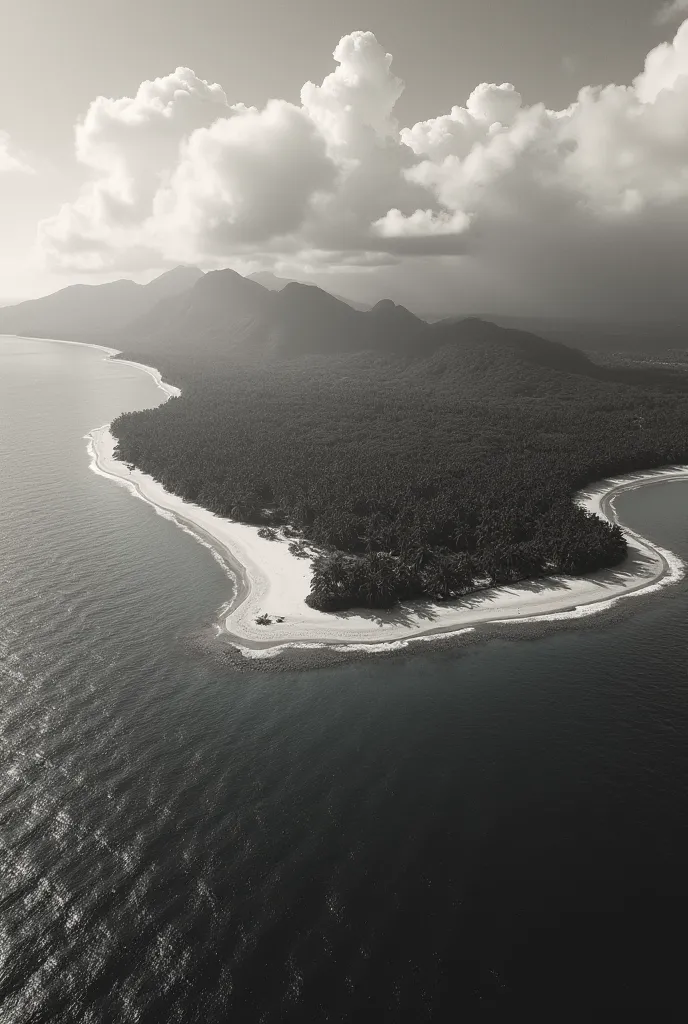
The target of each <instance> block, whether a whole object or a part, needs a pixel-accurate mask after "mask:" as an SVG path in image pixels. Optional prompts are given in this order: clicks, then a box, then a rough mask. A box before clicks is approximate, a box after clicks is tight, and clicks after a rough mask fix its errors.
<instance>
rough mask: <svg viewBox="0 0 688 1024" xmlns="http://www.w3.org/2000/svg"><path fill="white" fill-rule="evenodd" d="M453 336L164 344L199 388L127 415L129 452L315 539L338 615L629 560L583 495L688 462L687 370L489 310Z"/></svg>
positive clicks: (193, 496)
mask: <svg viewBox="0 0 688 1024" xmlns="http://www.w3.org/2000/svg"><path fill="white" fill-rule="evenodd" d="M398 308H399V307H397V309H398ZM321 329H322V330H326V327H323V328H321ZM442 331H443V332H444V333H442V334H441V335H439V334H437V333H435V334H434V335H433V338H434V341H433V344H431V345H430V344H424V343H423V339H421V341H420V342H419V344H418V345H416V346H415V348H414V347H413V346H409V345H406V346H404V347H403V348H402V349H401V350H399V351H395V350H394V346H393V345H385V346H380V347H379V349H378V350H377V351H376V350H375V349H373V348H372V346H371V345H370V343H369V341H366V346H367V347H365V348H363V349H360V350H357V349H356V348H355V346H354V347H352V349H351V350H345V351H341V350H337V349H336V348H335V350H332V346H329V347H326V354H323V353H322V352H318V351H317V346H314V345H310V346H309V347H308V350H304V349H303V346H301V347H299V348H297V350H288V349H287V350H284V351H281V352H280V351H279V350H277V351H276V350H274V349H273V350H271V352H270V356H269V358H266V356H265V353H264V352H263V353H262V354H261V355H260V357H257V356H255V355H252V354H251V351H253V350H251V351H249V352H247V351H244V352H243V355H242V354H237V351H236V349H233V350H232V355H231V356H229V355H228V356H227V357H226V358H220V357H218V356H217V353H216V352H215V354H214V355H213V357H212V358H211V359H208V360H206V361H204V360H203V359H202V357H201V356H199V353H198V352H196V353H195V355H194V357H193V358H192V357H191V356H190V355H189V354H184V352H183V351H182V350H180V349H179V348H177V349H176V350H175V352H176V354H175V355H174V357H173V358H170V359H167V360H166V359H165V357H164V355H163V354H162V353H161V352H160V351H156V352H155V353H151V357H150V359H151V362H152V361H153V357H154V358H155V365H157V366H159V367H160V368H161V369H162V371H163V373H164V375H165V376H166V378H167V379H170V380H173V381H175V382H176V383H179V384H180V385H181V386H182V389H183V394H182V396H181V397H180V398H174V399H171V400H170V401H168V402H166V403H165V404H164V405H162V406H160V407H159V408H156V409H152V410H148V411H144V412H137V413H128V414H125V415H123V416H120V417H119V418H118V419H117V420H116V421H115V422H114V423H113V425H112V430H113V433H114V434H115V436H116V438H117V440H118V456H119V457H120V458H121V459H122V460H124V461H125V462H127V463H131V464H135V465H136V466H137V467H139V468H140V469H142V470H144V471H145V472H147V473H150V474H151V475H153V476H154V477H155V478H156V479H158V480H159V481H161V482H162V483H163V484H164V486H165V487H167V488H168V489H169V490H171V491H173V492H175V493H176V494H178V495H180V496H182V497H183V498H186V499H188V500H190V501H194V502H197V503H199V504H201V505H203V506H205V507H206V508H209V509H211V510H212V511H213V512H216V513H218V514H219V515H222V516H228V517H231V518H233V519H238V520H241V521H244V522H248V523H254V524H257V525H260V526H261V527H263V528H264V529H266V530H275V531H282V532H283V533H286V535H287V536H290V537H292V538H294V540H295V542H296V543H297V545H298V542H299V541H301V542H303V543H304V544H307V545H312V546H313V547H312V548H311V552H312V551H313V549H315V551H316V552H317V557H315V561H314V571H313V583H312V591H311V594H310V596H309V598H308V600H309V603H310V604H312V606H313V607H315V608H319V609H323V610H339V609H346V608H351V607H356V606H365V607H373V608H385V607H391V606H393V605H394V604H395V603H396V602H398V601H399V600H403V599H405V598H411V597H419V596H426V597H428V598H431V599H433V600H447V599H451V598H454V597H457V596H459V595H463V594H466V593H468V592H470V591H471V590H474V589H476V588H477V587H479V586H483V585H485V583H488V582H489V583H490V584H501V583H508V582H513V581H517V580H523V579H529V578H534V577H542V576H548V575H553V574H561V573H566V574H571V575H575V574H581V573H588V572H590V571H592V570H595V569H600V568H604V567H610V566H614V565H617V564H619V563H620V562H621V561H622V560H623V558H624V557H625V554H626V542H625V539H624V537H623V535H622V533H621V531H620V530H619V529H618V527H616V526H612V525H610V524H608V523H606V522H604V521H602V520H601V519H599V518H598V517H596V516H593V515H590V514H589V513H586V512H585V511H583V510H582V509H581V508H580V507H578V506H577V505H576V504H575V502H574V501H573V495H574V493H575V491H576V490H578V489H580V488H581V487H584V486H585V485H586V484H588V483H591V482H593V481H597V480H600V479H603V478H605V477H607V476H610V475H616V474H620V473H625V472H629V471H633V470H640V469H646V468H651V467H657V466H660V465H665V464H671V463H677V462H681V461H686V460H687V459H688V386H687V383H686V381H687V378H686V377H685V376H684V375H683V374H680V373H676V374H674V375H673V376H669V377H667V376H666V375H664V376H662V375H661V374H660V375H656V376H653V374H652V373H651V372H648V373H643V372H641V371H637V372H636V371H632V370H625V371H624V370H622V369H621V368H620V369H619V372H618V373H615V371H614V368H613V367H612V368H610V367H609V366H606V367H597V366H595V365H594V364H593V363H592V362H590V361H589V360H588V359H587V358H586V357H585V356H583V355H582V353H579V352H575V353H574V352H573V351H572V350H568V349H564V347H563V346H556V345H555V344H554V343H549V342H546V341H543V340H542V339H538V338H534V337H533V336H532V335H527V334H520V333H518V332H512V331H507V330H504V329H501V328H498V327H494V326H493V325H487V327H485V325H484V324H483V323H482V322H481V321H476V322H475V323H473V324H470V323H468V322H467V321H466V322H464V325H463V326H461V325H459V327H458V328H456V329H454V328H453V327H451V326H449V327H446V328H442ZM132 354H133V355H135V356H136V358H139V359H143V361H145V360H146V352H145V347H144V348H143V349H141V348H139V349H138V350H137V351H136V352H134V353H132ZM268 535H270V534H268Z"/></svg>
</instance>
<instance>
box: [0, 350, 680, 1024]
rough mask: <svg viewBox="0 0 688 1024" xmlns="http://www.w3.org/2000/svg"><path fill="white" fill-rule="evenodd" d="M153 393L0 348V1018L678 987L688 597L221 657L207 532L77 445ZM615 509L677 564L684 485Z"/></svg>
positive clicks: (413, 1013)
mask: <svg viewBox="0 0 688 1024" xmlns="http://www.w3.org/2000/svg"><path fill="white" fill-rule="evenodd" d="M161 397H162V395H161V393H160V392H159V391H158V390H157V388H156V387H155V384H154V382H153V381H152V379H151V378H150V377H148V376H146V375H145V374H144V373H142V372H141V371H139V370H136V369H134V368H132V367H129V366H126V365H124V364H118V363H116V362H115V363H113V362H107V363H106V362H105V361H104V360H103V354H102V353H99V352H97V351H94V350H92V349H87V348H82V347H78V346H67V345H58V344H53V343H49V342H35V341H19V340H11V339H4V340H0V474H1V475H0V898H1V904H0V1017H1V1018H2V1020H3V1022H4V1021H7V1022H8V1024H9V1022H12V1024H15V1022H22V1024H23V1022H28V1021H36V1022H37V1021H48V1020H51V1021H58V1022H90V1021H109V1022H120V1021H121V1022H131V1021H145V1022H156V1021H164V1022H166V1021H184V1022H187V1021H188V1022H195V1021H198V1022H214V1021H224V1020H230V1019H231V1020H234V1021H242V1022H243V1021H246V1022H253V1021H256V1022H258V1021H260V1022H273V1021H274V1022H277V1021H314V1022H316V1021H367V1020H371V1021H390V1022H392V1021H414V1022H415V1021H424V1020H437V1021H445V1020H446V1021H454V1020H458V1019H469V1020H470V1019H472V1017H471V1014H474V1013H475V1012H477V1011H478V1010H480V1009H481V1008H482V1009H489V1008H492V1007H500V1008H505V1009H506V1010H507V1011H513V1012H514V1013H515V1012H516V1011H517V1010H518V1011H525V1010H533V1009H546V1010H547V1011H548V1013H550V1014H551V1015H552V1016H551V1018H550V1019H554V1020H557V1019H565V1011H566V1012H568V1011H569V1010H570V1008H571V1007H577V1008H579V1009H582V1010H584V1009H590V1008H598V1007H607V1008H609V1007H633V1006H638V1005H641V1006H645V1007H649V1008H655V1009H656V1008H662V1007H669V1008H672V1009H673V1008H675V1007H677V1006H680V1005H682V1002H683V998H684V997H683V988H684V982H683V975H684V963H683V951H684V946H685V939H684V938H683V931H684V920H685V910H686V900H685V896H686V886H685V882H684V874H685V870H686V868H685V864H686V857H687V855H688V828H687V825H688V815H687V811H686V807H687V800H688V744H687V740H688V693H687V690H688V673H687V670H686V666H687V659H686V653H687V651H686V642H685V627H686V613H687V612H688V588H687V587H686V585H685V584H684V583H681V584H679V585H678V586H675V587H672V588H669V589H667V590H665V591H663V592H661V593H660V594H658V595H656V596H654V597H653V598H648V599H638V600H636V601H634V602H631V603H630V604H629V605H628V606H627V608H626V610H624V611H622V612H620V613H614V612H613V613H610V614H607V615H604V616H601V617H597V618H593V619H590V620H586V621H584V622H580V623H578V624H577V625H576V627H575V629H572V628H567V629H562V630H552V631H550V632H548V633H545V635H544V636H543V635H542V634H538V635H537V638H536V639H530V640H506V639H504V640H494V641H491V642H490V643H487V644H484V645H479V646H475V647H471V648H469V649H467V650H464V651H456V652H452V653H437V652H435V653H433V652H432V651H425V652H423V653H422V654H413V655H412V656H409V657H401V658H399V659H393V660H386V659H385V660H376V659H375V658H369V659H366V660H363V661H358V662H355V663H352V664H350V665H346V666H343V667H339V668H337V669H329V670H327V671H323V670H318V671H311V672H305V673H302V674H299V675H294V674H288V673H284V674H278V673H276V672H274V671H270V670H269V669H268V670H267V671H257V672H252V673H250V674H237V673H235V672H233V671H231V670H229V669H227V668H226V667H223V666H222V665H221V664H220V663H219V662H217V661H216V660H214V659H213V658H210V657H207V656H205V655H202V654H199V652H198V650H197V648H196V647H195V646H194V645H193V644H192V642H191V638H192V637H193V636H194V635H195V634H196V633H197V632H198V630H199V629H202V628H205V627H207V626H208V624H209V623H210V622H212V620H213V617H214V615H215V613H216V611H217V609H218V607H219V606H220V605H221V604H222V603H223V602H224V601H225V600H226V599H227V597H228V596H229V592H230V583H229V581H228V580H227V578H226V577H225V576H224V575H223V572H222V570H221V568H220V567H219V566H218V565H217V563H216V562H215V561H214V560H213V558H212V556H211V554H210V552H209V551H207V550H206V549H205V548H203V547H201V546H200V545H198V544H197V543H196V542H195V541H194V540H193V538H191V537H189V536H188V535H186V534H184V533H183V532H182V531H181V530H179V529H178V528H177V527H176V526H175V525H174V524H173V523H172V522H169V521H168V520H165V519H163V518H161V517H159V516H157V515H156V514H155V512H154V511H153V509H152V508H150V507H149V506H147V505H146V504H144V503H143V502H141V501H137V500H135V499H134V498H133V497H132V496H131V495H130V494H129V493H128V492H127V491H126V490H125V489H123V488H119V487H117V486H115V485H113V484H112V483H110V482H108V481H107V480H104V479H103V478H100V477H98V476H96V475H95V474H93V473H91V472H89V470H88V458H87V454H86V442H85V441H84V434H86V432H87V431H88V430H90V429H91V428H93V427H94V426H98V425H100V424H101V423H104V422H107V421H108V420H110V419H111V418H112V417H113V416H114V415H116V414H117V413H118V412H120V411H122V410H124V409H135V408H143V407H145V406H149V405H152V404H157V403H158V402H159V401H160V398H161ZM617 508H618V510H619V512H620V514H621V516H622V518H623V519H624V520H625V521H627V522H628V523H629V524H630V525H632V526H633V527H635V528H636V529H639V530H641V531H642V532H644V533H645V534H646V535H649V536H652V537H654V538H655V539H657V540H658V541H659V542H661V543H662V544H664V545H666V546H668V547H670V548H672V549H673V550H675V551H678V552H679V553H681V554H682V555H683V556H685V557H688V525H687V518H686V510H687V509H688V484H686V483H673V484H668V485H662V486H657V487H648V488H645V489H643V490H640V491H637V492H633V493H630V494H626V495H624V496H623V497H622V498H621V499H619V500H618V502H617ZM631 605H632V606H633V607H632V608H631ZM532 635H533V636H535V634H534V633H533V634H532ZM468 1011H470V1012H469V1015H468V1016H466V1012H468ZM672 1019H673V1018H672Z"/></svg>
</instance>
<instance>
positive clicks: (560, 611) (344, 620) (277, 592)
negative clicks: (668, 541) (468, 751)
mask: <svg viewBox="0 0 688 1024" xmlns="http://www.w3.org/2000/svg"><path fill="white" fill-rule="evenodd" d="M35 340H37V341H53V340H57V339H46V338H40V339H35ZM59 344H83V345H86V346H87V347H89V348H94V349H99V350H100V351H103V352H104V353H106V356H105V358H106V359H110V358H112V356H114V355H117V354H119V352H118V350H117V349H112V348H107V347H106V346H103V345H97V344H89V343H85V342H70V341H60V342H59ZM118 362H123V363H125V364H128V365H130V366H134V367H136V368H137V369H140V370H142V371H143V372H145V373H147V374H149V376H151V377H152V378H153V380H154V381H155V383H156V385H157V386H158V387H159V388H160V390H161V391H162V392H163V393H164V394H165V395H166V398H167V399H169V398H170V397H173V396H178V395H180V394H181V391H180V389H179V388H177V387H174V386H173V385H170V384H167V383H166V382H165V381H163V380H162V377H161V374H160V373H159V371H157V370H156V369H155V368H154V367H150V366H146V365H144V364H143V363H136V362H133V361H131V360H118ZM86 438H87V440H88V451H89V456H90V460H91V461H90V468H91V470H92V471H93V472H95V473H97V474H98V475H100V476H103V477H105V478H107V479H110V480H111V481H114V482H115V483H118V484H119V485H120V486H125V487H127V488H128V490H129V491H130V492H131V493H133V494H134V495H135V496H137V497H139V498H141V499H142V500H144V501H146V503H147V504H149V505H151V506H153V508H154V509H155V511H156V512H157V513H158V514H159V515H162V516H163V517H165V518H168V519H171V520H172V521H173V522H175V523H176V524H177V525H178V526H180V527H181V528H182V529H183V530H184V531H185V532H187V533H189V534H191V535H192V536H193V537H194V538H195V539H196V540H197V541H198V542H199V543H201V544H203V546H204V547H206V548H208V549H209V550H210V551H211V552H212V554H213V556H214V558H215V559H216V561H218V562H219V564H220V565H221V566H222V568H223V570H224V571H225V574H226V575H227V576H228V578H229V579H230V581H231V583H232V585H233V591H234V592H233V594H232V597H231V599H230V600H229V601H228V602H227V603H226V605H224V606H223V608H222V610H221V613H220V621H219V622H217V623H216V624H215V631H216V637H222V638H223V639H224V640H225V641H226V642H228V643H229V644H230V645H231V646H232V647H234V648H236V649H237V650H238V651H239V652H240V653H241V654H242V655H243V656H244V658H272V657H274V656H276V655H279V654H280V653H282V652H285V651H288V650H293V649H300V650H303V651H308V650H328V651H332V652H338V653H349V652H351V653H354V652H365V653H376V652H393V651H395V650H402V649H404V648H406V647H408V646H409V644H412V643H422V642H431V641H433V640H448V639H452V638H457V637H459V636H463V635H466V634H469V633H473V632H475V630H476V628H477V627H478V626H487V625H498V624H499V625H504V624H506V625H513V624H514V623H555V622H557V621H563V620H568V619H577V618H583V617H587V616H589V615H594V614H599V613H600V612H603V611H606V610H607V609H609V608H611V607H612V606H614V605H615V604H616V603H617V602H619V601H621V600H624V599H625V598H628V597H632V596H636V595H641V594H650V593H654V592H655V591H657V590H659V589H661V588H663V587H665V586H667V585H670V584H672V583H674V582H677V581H678V580H680V579H681V578H682V577H683V575H684V569H685V566H684V564H683V562H682V561H681V559H680V558H678V556H677V555H675V554H674V553H673V552H671V551H667V550H666V549H664V548H661V547H659V546H658V545H656V544H654V543H653V542H651V541H649V540H647V538H644V537H641V536H640V535H639V534H636V533H635V532H633V531H631V530H630V529H628V528H627V527H625V526H624V525H623V523H621V522H619V520H618V515H617V512H616V509H615V505H614V502H615V500H616V498H617V497H618V496H619V494H622V493H624V492H625V491H627V490H634V489H636V488H637V487H642V486H648V485H651V484H659V483H667V482H671V481H674V480H688V466H675V467H664V468H661V469H656V470H648V471H642V472H638V473H632V474H628V475H625V476H621V477H612V478H609V479H607V480H603V481H600V482H598V483H595V484H592V485H590V486H589V487H588V488H585V489H584V490H582V491H580V492H578V493H577V494H576V496H575V499H574V500H576V501H577V503H578V504H579V505H581V506H582V507H583V508H585V509H586V510H588V511H590V512H593V513H595V514H596V515H599V516H600V517H602V518H604V519H607V520H608V521H609V522H612V523H617V524H618V525H619V526H621V528H622V529H623V531H624V535H625V536H626V539H627V542H628V551H629V554H628V558H627V559H626V560H625V561H624V562H623V563H621V564H620V565H619V566H617V567H615V568H613V569H607V570H600V571H598V572H596V573H592V574H590V575H589V576H578V577H572V576H556V577H545V578H542V579H536V580H526V581H523V582H520V583H518V584H513V585H508V586H502V587H494V588H488V589H482V590H477V591H474V592H473V593H471V594H467V595H465V596H464V597H462V598H458V599H456V600H454V601H451V602H447V603H446V604H445V603H440V602H437V603H435V602H430V601H424V600H417V601H409V602H405V603H403V604H401V605H399V606H397V607H396V608H394V609H391V610H390V611H384V612H382V611H366V610H365V609H354V610H350V611H346V612H342V613H338V614H332V613H326V612H319V611H315V610H314V609H311V608H310V607H309V606H308V605H306V603H305V597H306V595H307V594H308V592H309V590H310V577H311V559H310V558H309V559H304V558H297V557H295V556H294V555H292V554H291V553H290V552H289V550H288V544H289V542H288V540H287V539H285V538H283V537H281V536H280V538H279V539H278V540H273V541H271V540H265V539H263V538H260V537H258V527H255V526H248V525H246V524H244V523H239V522H235V521H232V520H229V519H223V518H221V517H220V516H217V515H215V514H214V513H212V512H210V511H208V510H207V509H204V508H202V507H201V506H199V505H195V504H192V503H190V502H187V501H184V500H183V499H182V498H179V497H177V496H176V495H174V494H171V493H170V492H168V491H166V490H165V489H164V487H163V486H162V484H160V483H158V482H157V481H156V480H154V479H153V477H151V476H148V475H147V474H145V473H142V472H141V471H140V470H138V469H133V470H129V469H128V468H127V465H126V464H125V463H123V462H120V461H119V460H117V459H115V458H114V448H115V443H116V442H115V439H114V437H113V435H112V434H111V433H110V429H109V424H104V425H103V426H102V427H97V428H94V429H93V430H92V431H90V432H89V434H87V435H86ZM264 613H267V614H268V615H269V616H271V617H272V619H273V621H272V623H271V624H270V625H268V626H261V625H258V624H257V623H256V622H255V619H256V617H257V616H259V615H262V614H264ZM278 616H280V617H283V622H276V621H275V619H276V618H277V617H278Z"/></svg>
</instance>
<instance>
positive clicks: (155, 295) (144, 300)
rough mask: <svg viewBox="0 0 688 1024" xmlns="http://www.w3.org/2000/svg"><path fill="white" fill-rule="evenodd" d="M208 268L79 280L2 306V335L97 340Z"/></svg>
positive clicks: (185, 287) (182, 288)
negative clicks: (142, 280) (146, 278)
mask: <svg viewBox="0 0 688 1024" xmlns="http://www.w3.org/2000/svg"><path fill="white" fill-rule="evenodd" d="M202 276H203V272H202V271H201V270H198V268H197V267H175V268H174V269H173V270H169V271H167V272H166V273H164V274H161V275H160V276H159V277H156V278H155V279H154V280H153V281H150V282H149V283H148V284H145V285H140V284H136V282H134V281H128V280H120V281H112V282H109V283H107V284H98V285H89V284H75V285H70V286H69V287H67V288H62V289H60V291H58V292H53V293H52V294H51V295H45V296H43V297H42V298H40V299H28V300H26V301H25V302H20V303H18V304H17V305H14V306H4V307H3V308H1V309H0V334H20V335H25V336H27V337H31V336H33V337H39V338H40V337H43V338H60V339H65V340H67V341H71V340H93V341H96V340H98V339H100V338H101V337H102V338H103V341H104V336H105V335H106V334H109V333H111V332H115V331H119V330H121V329H123V328H124V327H125V326H126V325H127V324H130V323H131V322H132V321H134V320H136V319H137V318H138V317H140V316H142V315H144V314H145V313H146V312H148V311H149V310H151V309H153V307H154V306H156V305H157V304H158V303H159V302H160V301H161V300H163V301H164V300H166V299H168V298H169V297H171V296H175V295H178V294H179V293H180V292H184V291H186V290H188V289H189V288H191V287H192V286H193V285H194V284H195V283H196V282H197V281H198V279H199V278H201V277H202Z"/></svg>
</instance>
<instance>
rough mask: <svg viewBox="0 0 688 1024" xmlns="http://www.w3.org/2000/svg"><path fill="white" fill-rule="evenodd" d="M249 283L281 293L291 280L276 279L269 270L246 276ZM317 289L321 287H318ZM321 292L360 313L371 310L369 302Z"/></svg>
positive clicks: (306, 282) (303, 282) (325, 289)
mask: <svg viewBox="0 0 688 1024" xmlns="http://www.w3.org/2000/svg"><path fill="white" fill-rule="evenodd" d="M248 279H249V281H257V282H258V284H262V285H263V287H264V288H269V289H270V291H273V292H281V291H282V289H283V288H286V286H287V285H288V284H289V283H290V282H291V281H293V278H289V277H278V276H277V274H273V273H272V271H270V270H258V271H257V272H256V273H255V274H249V275H248ZM294 283H295V284H312V283H314V282H310V281H295V282H294ZM317 287H322V286H321V285H318V286H317ZM322 290H323V291H326V292H329V294H330V295H334V297H335V299H339V300H340V302H346V303H347V305H349V306H352V307H353V308H354V309H360V310H362V311H365V310H368V309H370V308H371V304H370V303H369V302H359V301H357V300H356V299H352V298H349V297H348V296H346V295H340V294H339V293H338V292H333V291H332V289H331V288H323V289H322Z"/></svg>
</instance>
